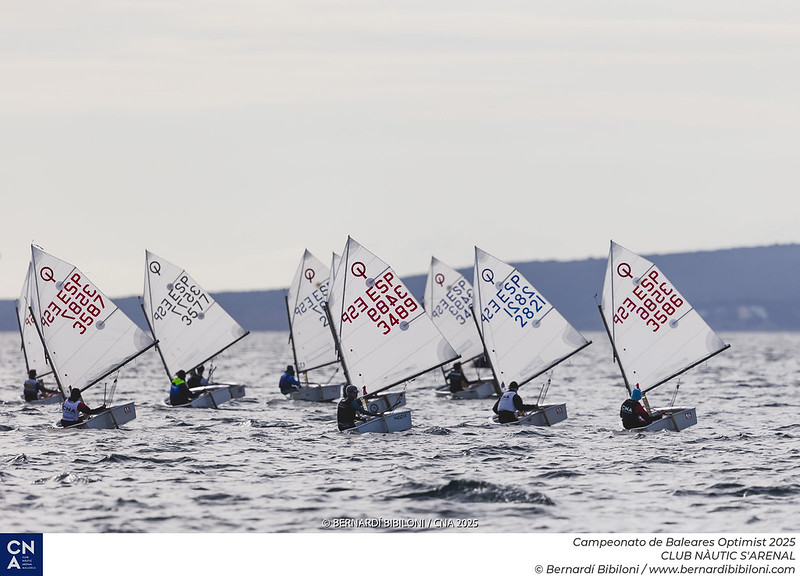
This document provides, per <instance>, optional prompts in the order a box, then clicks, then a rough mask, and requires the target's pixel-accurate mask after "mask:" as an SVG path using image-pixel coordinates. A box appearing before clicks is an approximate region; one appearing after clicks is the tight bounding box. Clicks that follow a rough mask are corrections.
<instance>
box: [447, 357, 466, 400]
mask: <svg viewBox="0 0 800 576" xmlns="http://www.w3.org/2000/svg"><path fill="white" fill-rule="evenodd" d="M447 382H448V383H449V384H450V392H453V393H455V392H461V391H462V390H464V389H465V388H469V382H468V381H467V377H466V376H464V372H463V371H462V370H461V362H456V363H455V364H453V368H452V370H450V372H448V373H447Z"/></svg>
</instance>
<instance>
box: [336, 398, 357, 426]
mask: <svg viewBox="0 0 800 576" xmlns="http://www.w3.org/2000/svg"><path fill="white" fill-rule="evenodd" d="M336 420H337V421H338V422H339V430H344V429H346V428H352V427H353V426H355V425H356V409H355V408H354V407H353V401H352V399H351V398H349V397H346V398H342V399H341V400H339V404H338V405H337V406H336Z"/></svg>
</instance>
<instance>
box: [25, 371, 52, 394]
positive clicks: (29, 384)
mask: <svg viewBox="0 0 800 576" xmlns="http://www.w3.org/2000/svg"><path fill="white" fill-rule="evenodd" d="M23 392H24V394H25V402H31V401H33V400H39V399H40V398H43V397H45V396H49V395H50V394H57V392H56V391H55V390H48V389H47V388H45V387H44V384H42V381H41V380H39V379H38V378H37V377H36V370H28V379H27V380H25V384H24V388H23Z"/></svg>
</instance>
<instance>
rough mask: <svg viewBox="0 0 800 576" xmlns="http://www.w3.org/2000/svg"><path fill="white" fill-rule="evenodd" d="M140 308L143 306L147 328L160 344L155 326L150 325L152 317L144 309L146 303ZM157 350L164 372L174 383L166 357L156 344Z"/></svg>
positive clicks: (141, 304) (140, 304) (141, 303)
mask: <svg viewBox="0 0 800 576" xmlns="http://www.w3.org/2000/svg"><path fill="white" fill-rule="evenodd" d="M139 306H141V308H142V312H143V313H144V320H145V322H147V327H148V328H149V329H150V334H152V335H153V340H155V341H156V342H158V340H156V332H155V330H153V325H152V324H151V323H150V317H149V316H148V315H147V311H146V310H145V309H144V303H143V302H141V299H140V303H139ZM156 350H157V351H158V357H159V358H161V365H162V366H164V372H166V373H167V379H168V380H170V381H172V374H170V373H169V368H168V367H167V361H166V360H165V359H164V355H163V354H162V353H161V348H160V347H159V346H158V345H157V344H156Z"/></svg>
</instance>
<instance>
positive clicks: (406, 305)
mask: <svg viewBox="0 0 800 576" xmlns="http://www.w3.org/2000/svg"><path fill="white" fill-rule="evenodd" d="M328 309H329V311H330V313H331V322H332V328H333V330H332V332H333V334H334V337H335V339H336V341H337V344H338V349H339V354H340V355H341V357H342V363H343V365H344V366H345V368H346V374H347V377H348V381H349V382H350V383H351V384H354V385H356V386H358V387H359V388H361V387H366V388H368V389H369V390H370V393H375V392H378V391H383V390H386V389H388V388H391V387H393V386H396V385H398V384H401V383H402V382H405V381H407V380H409V379H411V378H415V377H416V376H419V375H420V374H423V373H425V372H428V371H430V370H432V369H434V368H437V367H439V366H442V365H443V364H446V363H447V362H450V361H452V360H454V359H456V358H457V357H458V353H457V352H456V351H455V350H454V349H453V347H452V346H451V345H450V344H449V343H448V342H447V340H446V338H445V337H444V336H443V335H442V334H441V332H440V331H439V329H438V328H437V327H436V326H435V325H434V324H433V322H432V321H431V319H430V318H429V317H428V316H427V314H425V311H424V310H423V308H422V305H420V304H419V303H418V302H417V301H416V299H415V298H414V297H413V295H412V294H411V292H410V291H409V290H408V288H407V287H406V286H405V284H404V283H403V281H402V280H401V279H400V277H399V276H398V275H397V274H396V273H395V272H394V270H392V268H391V267H390V266H389V265H388V264H387V263H386V262H384V261H382V260H380V259H379V258H378V257H377V256H375V255H374V254H372V253H371V252H370V251H369V250H367V249H366V248H364V247H363V246H361V245H360V244H359V243H358V242H356V241H355V240H353V239H352V238H348V240H347V244H346V245H345V249H344V252H343V253H342V257H341V260H340V261H339V267H338V270H337V271H336V273H335V276H334V281H333V283H332V285H331V287H330V291H329V297H328Z"/></svg>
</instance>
